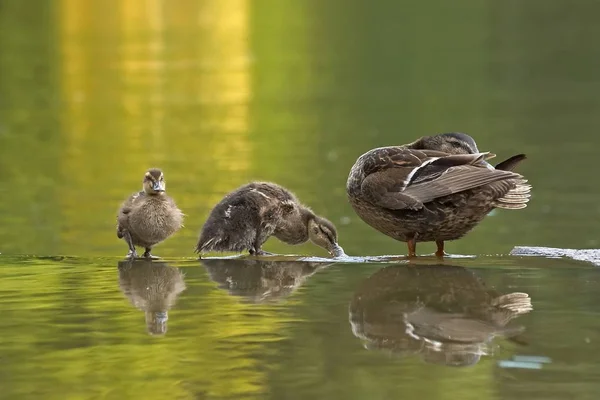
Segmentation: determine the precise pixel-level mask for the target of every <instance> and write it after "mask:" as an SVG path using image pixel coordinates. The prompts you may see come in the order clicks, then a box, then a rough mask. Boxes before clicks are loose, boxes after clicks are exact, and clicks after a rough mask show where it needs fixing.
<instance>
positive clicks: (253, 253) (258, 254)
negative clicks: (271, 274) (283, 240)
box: [248, 248, 275, 256]
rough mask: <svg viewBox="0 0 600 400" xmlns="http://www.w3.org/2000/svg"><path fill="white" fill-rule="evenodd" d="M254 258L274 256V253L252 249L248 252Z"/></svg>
mask: <svg viewBox="0 0 600 400" xmlns="http://www.w3.org/2000/svg"><path fill="white" fill-rule="evenodd" d="M248 251H249V252H250V254H251V255H253V256H274V255H275V254H274V253H269V252H268V251H264V250H263V249H255V248H251V249H250V250H248Z"/></svg>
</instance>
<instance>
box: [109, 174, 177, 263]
mask: <svg viewBox="0 0 600 400" xmlns="http://www.w3.org/2000/svg"><path fill="white" fill-rule="evenodd" d="M165 190H166V183H165V179H164V175H163V173H162V171H161V170H160V169H157V168H152V169H149V170H148V171H147V172H146V174H145V175H144V180H143V190H142V191H141V192H138V193H134V194H132V195H131V196H130V197H129V198H128V199H127V200H125V202H124V203H123V204H122V205H121V208H120V209H119V213H118V216H117V237H118V238H119V239H123V240H125V242H126V243H127V246H128V247H129V253H128V254H127V257H131V258H136V257H137V252H136V250H135V246H142V247H144V248H145V252H144V257H147V258H158V257H154V256H152V254H150V251H151V250H152V247H153V246H155V245H156V244H158V243H160V242H162V241H163V240H165V239H167V238H168V237H169V236H171V235H172V234H174V233H175V232H177V231H178V230H179V229H181V227H182V226H183V213H182V212H181V210H180V209H179V208H177V205H176V204H175V201H173V199H172V198H171V197H169V196H167V194H166V193H165Z"/></svg>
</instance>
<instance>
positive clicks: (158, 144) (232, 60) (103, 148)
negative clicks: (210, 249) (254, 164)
mask: <svg viewBox="0 0 600 400" xmlns="http://www.w3.org/2000/svg"><path fill="white" fill-rule="evenodd" d="M115 5H118V7H114V6H115ZM59 10H60V13H59V15H60V22H59V23H58V24H57V25H58V26H59V28H60V47H61V50H60V54H61V59H60V68H59V72H60V82H61V87H62V95H61V97H62V101H63V104H64V108H63V113H62V115H61V123H62V131H63V137H64V144H63V147H62V157H61V169H62V176H63V177H64V178H63V182H62V188H61V191H62V196H61V209H62V213H63V221H64V223H63V224H62V229H61V237H62V238H63V240H64V241H65V242H67V243H72V242H74V241H76V240H77V238H78V237H82V235H85V236H86V237H87V238H88V239H89V240H90V241H92V242H93V243H95V244H96V245H98V246H100V245H102V244H104V243H107V241H108V240H111V241H113V243H115V242H114V238H112V237H110V236H112V232H111V229H110V225H111V224H112V222H113V220H114V212H115V209H116V207H117V206H118V203H115V204H114V205H113V206H112V207H107V203H108V202H109V201H111V202H114V199H115V198H124V197H125V196H127V195H128V192H131V191H134V190H137V189H138V186H139V181H140V177H141V175H142V174H143V171H144V170H145V169H146V168H148V167H150V166H153V165H158V166H160V167H162V168H163V169H164V170H165V174H166V176H167V180H168V182H169V189H170V191H171V194H172V195H173V197H175V199H176V200H177V202H178V204H179V205H180V207H181V208H182V209H183V210H184V211H185V212H186V214H188V215H192V216H193V218H192V219H188V220H187V221H186V225H188V226H189V227H190V228H192V229H190V230H187V231H183V232H181V233H180V234H179V235H178V236H179V237H178V239H177V240H184V239H183V237H186V238H187V239H188V242H187V243H185V244H182V245H180V246H177V247H178V249H179V251H178V252H177V255H179V256H181V255H182V253H181V250H182V249H185V251H186V253H191V248H192V241H193V240H195V236H196V232H197V229H198V228H199V227H200V225H201V223H202V217H203V215H204V214H205V213H206V212H207V211H208V209H209V208H210V207H211V206H212V205H214V203H215V202H216V201H218V199H219V197H220V196H222V193H223V192H226V191H228V190H231V188H232V186H233V185H235V184H237V183H240V182H242V181H243V180H244V178H245V174H246V171H247V170H248V169H249V163H250V155H251V153H252V149H253V147H252V144H251V142H250V140H249V137H248V135H249V134H248V125H249V110H248V108H249V105H248V103H249V101H250V97H251V82H250V75H249V67H250V58H249V54H250V49H249V41H248V36H249V32H248V30H249V27H248V18H249V16H248V12H249V7H248V2H247V0H234V1H225V2H222V1H202V2H180V3H178V5H177V7H170V6H169V5H168V4H167V3H165V2H163V1H157V0H152V1H135V0H128V1H123V2H118V3H117V4H109V3H104V2H100V1H90V2H81V1H77V0H63V1H61V2H60V8H59ZM92 14H93V17H90V15H92ZM98 19H101V20H104V21H108V22H107V23H106V24H102V23H98V22H97V21H98ZM90 41H92V43H94V44H95V45H90ZM92 155H93V156H92ZM217 177H218V179H217ZM123 188H129V189H128V191H124V190H123ZM198 192H202V193H203V196H198ZM98 198H100V200H101V199H102V198H105V200H106V201H105V202H103V201H97V200H98ZM92 199H93V201H92ZM88 201H89V207H87V210H86V212H85V215H83V214H84V213H83V212H82V210H81V206H82V202H83V203H85V202H88ZM90 224H91V225H92V226H95V227H102V229H98V230H91V229H90ZM163 254H165V253H164V252H163Z"/></svg>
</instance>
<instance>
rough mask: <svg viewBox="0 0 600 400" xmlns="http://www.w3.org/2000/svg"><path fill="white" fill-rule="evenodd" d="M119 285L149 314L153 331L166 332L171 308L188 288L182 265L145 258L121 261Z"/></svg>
mask: <svg viewBox="0 0 600 400" xmlns="http://www.w3.org/2000/svg"><path fill="white" fill-rule="evenodd" d="M119 287H120V288H121V290H122V291H123V294H125V297H127V298H128V299H129V301H130V302H131V304H133V306H135V307H136V308H138V309H140V310H142V311H144V313H145V314H146V328H147V330H148V333H149V334H150V335H164V334H165V333H166V332H167V320H168V318H169V316H168V310H169V309H170V308H171V307H172V306H173V305H174V304H175V301H176V300H177V296H179V294H180V293H181V292H183V291H184V290H185V288H186V287H185V282H184V279H183V273H182V272H181V271H180V270H179V268H175V267H170V266H168V265H167V264H166V263H164V262H157V261H151V260H144V259H136V260H125V261H120V262H119Z"/></svg>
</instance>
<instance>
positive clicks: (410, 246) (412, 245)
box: [406, 238, 417, 258]
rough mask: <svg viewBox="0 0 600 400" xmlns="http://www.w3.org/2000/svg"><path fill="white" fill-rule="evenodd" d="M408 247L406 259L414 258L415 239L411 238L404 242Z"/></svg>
mask: <svg viewBox="0 0 600 400" xmlns="http://www.w3.org/2000/svg"><path fill="white" fill-rule="evenodd" d="M406 244H407V245H408V258H414V257H416V256H417V239H415V238H411V239H408V241H407V242H406Z"/></svg>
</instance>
